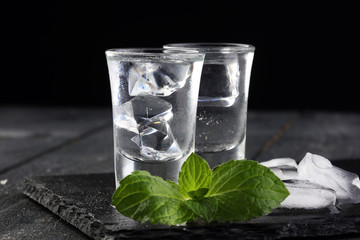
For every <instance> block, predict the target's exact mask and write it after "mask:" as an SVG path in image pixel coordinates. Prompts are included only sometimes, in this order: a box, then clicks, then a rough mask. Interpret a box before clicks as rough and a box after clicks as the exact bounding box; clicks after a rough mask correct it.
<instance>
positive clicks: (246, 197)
mask: <svg viewBox="0 0 360 240" xmlns="http://www.w3.org/2000/svg"><path fill="white" fill-rule="evenodd" d="M288 195H289V192H288V190H287V189H286V187H285V185H284V184H283V182H282V181H281V180H280V179H279V178H278V177H277V176H276V175H275V174H274V173H273V172H271V171H270V169H269V168H267V167H265V166H262V165H260V164H258V163H257V162H254V161H250V160H237V161H235V160H231V161H228V162H226V163H223V164H221V165H220V166H219V167H217V168H216V169H214V172H213V177H212V182H211V185H210V187H209V191H208V193H207V194H206V197H213V198H215V199H216V200H217V204H218V209H217V212H216V216H215V217H214V220H222V221H242V220H249V219H252V218H255V217H259V216H261V215H263V214H264V213H269V212H271V211H272V210H273V209H274V208H276V207H278V206H279V205H280V203H281V202H282V201H283V200H285V198H286V197H287V196H288Z"/></svg>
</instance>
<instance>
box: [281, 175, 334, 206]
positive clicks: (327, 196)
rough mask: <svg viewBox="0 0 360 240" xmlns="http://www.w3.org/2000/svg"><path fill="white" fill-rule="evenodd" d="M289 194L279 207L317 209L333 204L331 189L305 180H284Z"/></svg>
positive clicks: (332, 191)
mask: <svg viewBox="0 0 360 240" xmlns="http://www.w3.org/2000/svg"><path fill="white" fill-rule="evenodd" d="M283 182H284V184H285V186H286V188H287V189H288V190H289V192H290V195H289V196H288V197H287V198H286V199H285V200H284V201H283V202H282V203H281V204H280V207H281V208H305V209H318V208H325V207H329V206H332V205H334V204H335V202H336V193H335V191H334V190H333V189H331V188H327V187H324V186H322V185H319V184H316V183H311V182H310V181H307V180H284V181H283Z"/></svg>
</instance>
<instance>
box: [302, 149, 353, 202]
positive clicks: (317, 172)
mask: <svg viewBox="0 0 360 240" xmlns="http://www.w3.org/2000/svg"><path fill="white" fill-rule="evenodd" d="M298 173H299V179H304V180H309V181H311V182H313V183H317V184H320V185H323V186H325V187H328V188H331V189H334V190H335V192H336V197H337V201H338V202H339V204H344V203H360V181H359V176H358V175H357V174H355V173H352V172H348V171H346V170H343V169H341V168H338V167H336V166H333V165H332V164H331V162H330V161H329V160H328V159H326V158H324V157H322V156H319V155H316V154H311V153H307V154H306V155H305V157H304V158H303V159H302V160H301V161H300V163H299V165H298Z"/></svg>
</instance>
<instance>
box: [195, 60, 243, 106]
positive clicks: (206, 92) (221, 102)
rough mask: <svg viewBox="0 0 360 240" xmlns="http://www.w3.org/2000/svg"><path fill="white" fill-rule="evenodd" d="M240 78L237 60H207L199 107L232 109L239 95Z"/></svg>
mask: <svg viewBox="0 0 360 240" xmlns="http://www.w3.org/2000/svg"><path fill="white" fill-rule="evenodd" d="M239 78H240V70H239V63H238V61H237V59H235V60H226V61H219V60H218V59H216V60H207V61H206V62H205V64H204V66H203V70H202V75H201V82H200V90H199V103H198V105H199V106H213V107H230V106H232V105H233V104H234V102H235V100H236V98H237V96H238V95H239V90H238V85H239V81H240V80H239Z"/></svg>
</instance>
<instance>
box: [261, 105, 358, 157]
mask: <svg viewBox="0 0 360 240" xmlns="http://www.w3.org/2000/svg"><path fill="white" fill-rule="evenodd" d="M306 152H311V153H315V154H319V155H322V156H325V157H327V158H328V159H329V160H331V161H337V160H342V159H359V160H360V113H349V112H348V113H339V112H337V113H336V112H311V111H310V112H304V113H302V114H301V115H300V116H299V117H298V118H297V119H296V120H295V122H294V124H293V125H292V126H291V127H290V128H289V129H288V130H287V131H285V132H284V133H283V135H282V136H281V137H280V138H279V139H278V140H277V139H273V143H272V144H271V146H270V147H269V148H268V149H267V150H266V151H265V152H264V153H263V154H261V155H260V156H259V159H258V160H260V161H263V160H269V159H271V158H277V157H291V158H294V159H296V160H297V161H299V160H301V159H302V157H303V156H304V155H305V153H306ZM359 164H360V162H359Z"/></svg>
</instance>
